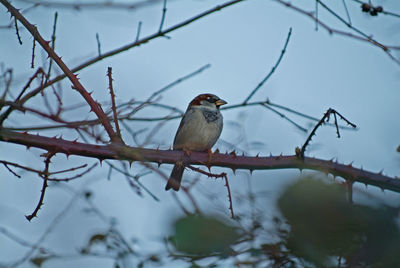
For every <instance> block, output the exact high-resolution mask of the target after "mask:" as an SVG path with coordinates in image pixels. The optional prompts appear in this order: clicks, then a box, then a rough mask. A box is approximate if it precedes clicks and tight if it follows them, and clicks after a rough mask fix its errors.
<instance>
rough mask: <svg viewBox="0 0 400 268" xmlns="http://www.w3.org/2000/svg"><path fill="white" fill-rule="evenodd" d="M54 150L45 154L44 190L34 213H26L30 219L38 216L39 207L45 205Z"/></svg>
mask: <svg viewBox="0 0 400 268" xmlns="http://www.w3.org/2000/svg"><path fill="white" fill-rule="evenodd" d="M54 154H55V153H54V152H48V153H46V154H44V156H46V159H45V161H44V163H45V168H44V170H43V172H42V174H43V175H42V178H43V186H42V190H41V193H40V198H39V202H38V204H37V205H36V208H35V210H34V211H33V212H32V214H30V215H26V216H25V218H26V219H27V220H28V221H31V220H32V219H33V218H34V217H36V216H37V213H38V212H39V209H40V208H41V207H42V205H43V200H44V194H45V193H46V189H47V179H48V178H49V167H50V160H51V158H52V157H53V156H54Z"/></svg>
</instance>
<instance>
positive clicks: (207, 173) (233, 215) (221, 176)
mask: <svg viewBox="0 0 400 268" xmlns="http://www.w3.org/2000/svg"><path fill="white" fill-rule="evenodd" d="M187 167H188V168H190V169H191V170H194V171H196V172H199V173H201V174H204V175H206V176H208V177H211V178H223V179H224V180H225V186H226V188H227V191H228V199H229V210H230V212H231V217H232V219H234V218H235V214H234V213H233V205H232V195H231V188H230V187H229V182H228V175H227V174H226V173H225V172H222V173H220V174H215V173H211V172H207V171H204V170H202V169H200V168H196V167H194V166H191V165H188V166H187Z"/></svg>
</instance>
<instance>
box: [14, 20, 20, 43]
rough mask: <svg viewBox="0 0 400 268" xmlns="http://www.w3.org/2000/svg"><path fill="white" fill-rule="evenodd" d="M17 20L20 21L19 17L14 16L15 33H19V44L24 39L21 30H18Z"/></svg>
mask: <svg viewBox="0 0 400 268" xmlns="http://www.w3.org/2000/svg"><path fill="white" fill-rule="evenodd" d="M17 21H18V20H17V18H15V17H14V26H15V33H16V34H17V37H18V42H19V44H20V45H22V40H21V36H20V35H19V30H18V23H17Z"/></svg>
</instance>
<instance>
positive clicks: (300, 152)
mask: <svg viewBox="0 0 400 268" xmlns="http://www.w3.org/2000/svg"><path fill="white" fill-rule="evenodd" d="M331 114H333V117H334V124H335V126H336V134H337V137H338V138H340V133H339V125H338V123H337V118H336V115H338V116H339V117H340V119H342V120H343V121H345V122H346V123H347V124H348V125H349V126H351V127H352V128H357V126H356V125H355V124H353V123H351V122H350V121H349V120H347V119H346V118H345V117H344V116H342V115H341V114H340V113H338V112H337V111H336V110H334V109H332V108H329V109H328V111H326V113H325V114H324V116H323V117H322V118H321V120H319V122H318V123H317V124H316V125H315V127H314V129H313V130H312V131H311V133H310V135H309V136H308V138H307V139H306V141H305V142H304V144H303V146H302V147H301V150H300V149H299V148H296V154H297V155H298V156H299V157H301V158H304V153H305V151H306V148H307V146H308V144H309V143H310V142H311V139H312V137H313V136H314V135H315V132H316V131H317V129H318V128H319V127H320V126H321V125H323V124H325V123H326V122H328V121H329V119H330V115H331Z"/></svg>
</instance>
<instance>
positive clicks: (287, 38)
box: [243, 28, 292, 105]
mask: <svg viewBox="0 0 400 268" xmlns="http://www.w3.org/2000/svg"><path fill="white" fill-rule="evenodd" d="M291 35H292V28H290V29H289V33H288V35H287V37H286V42H285V45H284V46H283V49H282V51H281V55H280V56H279V58H278V61H277V62H276V63H275V65H274V67H272V69H271V71H270V72H269V73H268V74H267V76H265V77H264V79H263V80H262V81H261V82H260V83H259V84H258V85H257V86H256V88H255V89H253V91H252V92H251V93H250V95H249V96H248V97H247V98H246V99H245V100H244V102H243V105H245V104H246V103H247V102H248V101H249V100H250V99H251V97H252V96H253V95H254V94H255V93H256V92H257V90H259V89H260V88H261V87H262V85H264V83H265V82H266V81H267V80H268V79H269V78H270V77H271V75H272V74H273V73H274V72H275V69H276V68H277V67H278V65H279V63H280V62H281V60H282V58H283V55H284V54H285V52H286V48H287V45H288V43H289V40H290V36H291Z"/></svg>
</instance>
